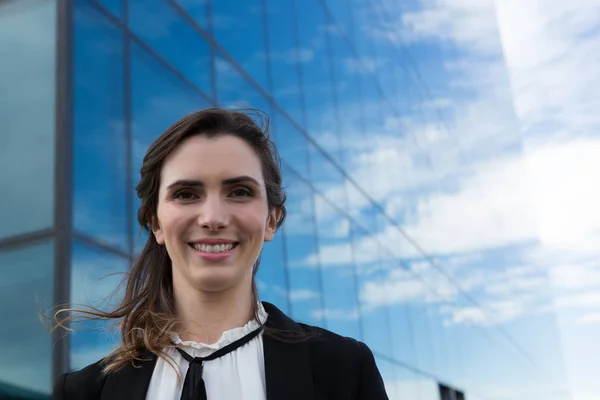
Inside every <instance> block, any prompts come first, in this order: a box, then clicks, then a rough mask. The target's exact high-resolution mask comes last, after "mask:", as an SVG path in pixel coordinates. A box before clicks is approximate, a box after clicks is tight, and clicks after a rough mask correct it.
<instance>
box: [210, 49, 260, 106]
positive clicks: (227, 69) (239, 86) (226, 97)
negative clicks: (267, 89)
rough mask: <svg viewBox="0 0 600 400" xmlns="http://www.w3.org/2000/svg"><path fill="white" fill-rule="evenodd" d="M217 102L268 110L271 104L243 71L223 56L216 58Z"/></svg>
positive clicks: (222, 104)
mask: <svg viewBox="0 0 600 400" xmlns="http://www.w3.org/2000/svg"><path fill="white" fill-rule="evenodd" d="M215 63H216V64H215V66H216V74H217V103H218V105H219V106H221V107H227V108H229V107H234V108H238V107H242V108H246V107H252V108H258V109H259V110H262V111H266V112H268V111H269V110H270V104H269V103H268V102H267V99H265V98H264V97H263V95H262V94H260V93H259V92H258V91H257V90H256V88H255V87H254V86H252V84H251V83H250V82H249V81H248V80H247V79H246V78H245V77H244V76H243V75H242V73H241V72H240V71H239V70H238V69H237V68H236V67H235V66H233V65H232V64H231V63H230V62H228V61H226V60H225V59H224V58H222V57H217V58H216V59H215Z"/></svg>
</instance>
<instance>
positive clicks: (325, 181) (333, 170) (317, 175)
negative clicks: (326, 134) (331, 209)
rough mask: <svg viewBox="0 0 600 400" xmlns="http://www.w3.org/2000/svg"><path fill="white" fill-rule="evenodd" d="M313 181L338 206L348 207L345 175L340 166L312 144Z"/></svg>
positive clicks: (310, 156) (311, 164) (310, 155)
mask: <svg viewBox="0 0 600 400" xmlns="http://www.w3.org/2000/svg"><path fill="white" fill-rule="evenodd" d="M308 151H309V153H308V156H309V160H310V175H311V182H312V184H313V185H314V187H315V189H317V190H318V191H319V192H321V193H322V194H323V195H324V196H325V197H326V198H328V199H329V201H331V202H332V203H333V204H336V205H337V206H338V207H341V208H344V209H345V208H346V204H347V200H346V197H347V196H346V187H345V177H344V175H342V173H341V172H340V170H339V169H338V167H336V166H335V165H334V164H333V163H332V162H331V161H330V160H329V159H327V158H326V157H325V155H323V153H322V152H321V150H319V149H317V148H316V147H315V146H313V145H312V144H311V145H309V148H308Z"/></svg>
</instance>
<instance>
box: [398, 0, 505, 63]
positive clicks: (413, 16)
mask: <svg viewBox="0 0 600 400" xmlns="http://www.w3.org/2000/svg"><path fill="white" fill-rule="evenodd" d="M421 4H422V8H421V9H420V10H417V11H414V12H406V13H403V14H402V16H401V21H400V24H399V26H402V27H403V30H402V34H401V36H400V37H402V38H403V39H404V40H408V41H417V40H431V39H434V40H440V39H441V40H442V41H446V42H449V43H454V44H458V45H461V46H464V47H467V48H469V49H472V50H474V51H476V52H480V53H487V52H489V51H490V49H494V47H495V44H496V43H497V41H498V39H497V35H498V32H497V29H496V26H497V25H496V19H495V12H494V3H493V2H491V1H481V0H466V1H464V0H463V1H453V0H426V1H422V2H421ZM396 35H397V34H396Z"/></svg>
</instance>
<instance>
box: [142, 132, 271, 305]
mask: <svg viewBox="0 0 600 400" xmlns="http://www.w3.org/2000/svg"><path fill="white" fill-rule="evenodd" d="M276 217H277V215H276V213H275V212H273V213H272V215H269V208H268V204H267V193H266V187H265V183H264V178H263V174H262V168H261V162H260V159H259V158H258V156H257V155H256V153H255V152H254V150H253V149H252V147H250V145H249V144H247V143H246V142H245V141H243V140H242V139H239V138H237V137H235V136H233V135H227V134H224V135H221V136H217V137H214V138H210V139H209V138H207V137H205V136H203V135H196V136H192V137H190V138H188V139H186V140H185V141H184V142H183V143H181V144H180V145H179V146H178V147H177V148H176V149H175V150H174V151H173V152H172V153H171V154H170V155H169V157H167V159H166V160H165V162H164V164H163V168H162V174H161V183H160V189H159V200H158V210H157V218H156V219H155V220H154V221H153V231H154V235H155V237H156V241H157V242H158V243H159V244H164V245H165V246H166V249H167V252H168V253H169V257H170V258H171V261H172V265H173V285H174V290H175V293H178V292H180V291H181V290H200V291H210V292H217V291H223V290H228V289H231V288H234V287H237V286H243V285H248V286H247V287H248V288H249V287H250V285H251V281H252V267H253V265H254V263H255V261H256V259H257V258H258V255H259V253H260V251H261V249H262V245H263V242H265V241H267V242H268V241H270V240H271V239H272V238H273V235H274V233H275V228H276V221H277V220H276Z"/></svg>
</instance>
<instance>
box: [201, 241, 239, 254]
mask: <svg viewBox="0 0 600 400" xmlns="http://www.w3.org/2000/svg"><path fill="white" fill-rule="evenodd" d="M193 247H194V249H196V250H198V251H201V252H203V253H220V252H223V251H229V250H231V249H232V248H233V243H228V244H215V245H210V244H198V243H196V244H194V246H193Z"/></svg>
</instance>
